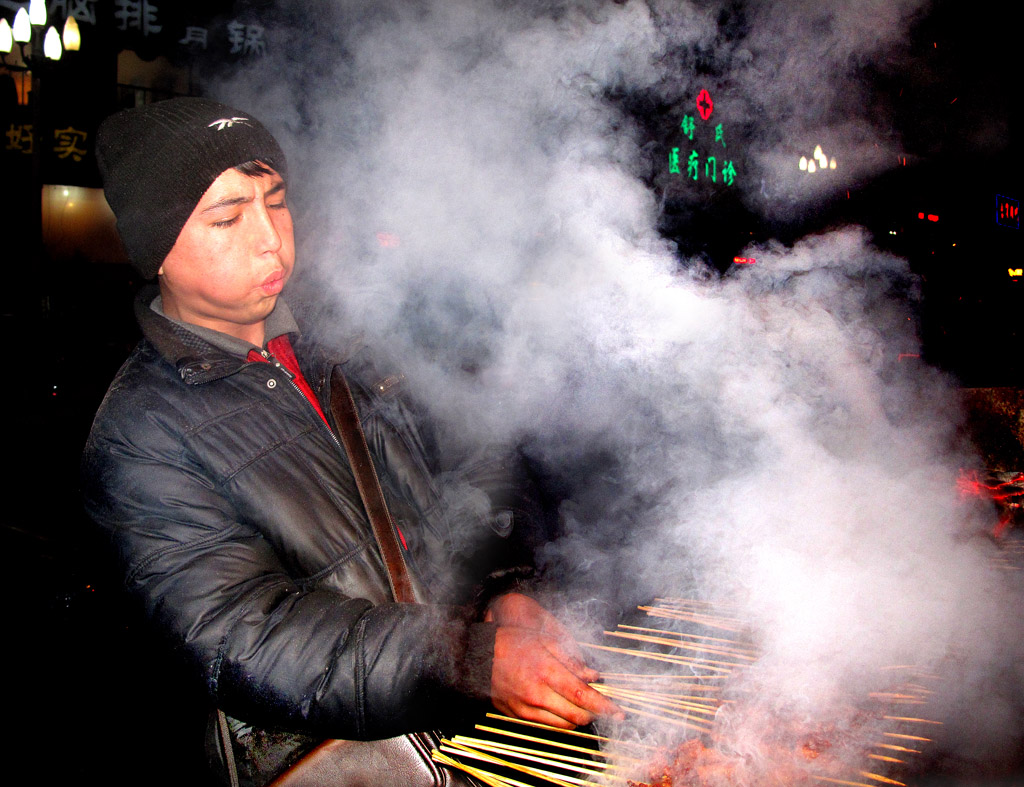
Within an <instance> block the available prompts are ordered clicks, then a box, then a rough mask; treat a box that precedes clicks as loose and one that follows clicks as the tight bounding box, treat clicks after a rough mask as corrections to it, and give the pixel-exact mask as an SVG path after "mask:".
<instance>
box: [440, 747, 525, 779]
mask: <svg viewBox="0 0 1024 787" xmlns="http://www.w3.org/2000/svg"><path fill="white" fill-rule="evenodd" d="M430 756H431V758H433V759H434V760H435V761H436V762H439V763H441V764H442V765H447V766H449V767H451V768H458V769H459V770H460V771H464V772H465V773H468V774H469V775H470V776H475V777H476V778H477V779H479V780H480V781H482V782H483V783H484V784H488V785H490V787H530V785H528V784H526V783H525V782H521V781H518V780H516V779H512V778H509V777H507V776H499V775H498V774H496V773H490V772H489V771H485V770H481V769H480V768H474V767H473V766H472V765H466V763H464V762H459V761H458V760H456V759H455V758H454V757H449V756H448V755H447V754H444V753H442V752H440V751H438V750H437V749H434V750H433V751H432V752H431V753H430Z"/></svg>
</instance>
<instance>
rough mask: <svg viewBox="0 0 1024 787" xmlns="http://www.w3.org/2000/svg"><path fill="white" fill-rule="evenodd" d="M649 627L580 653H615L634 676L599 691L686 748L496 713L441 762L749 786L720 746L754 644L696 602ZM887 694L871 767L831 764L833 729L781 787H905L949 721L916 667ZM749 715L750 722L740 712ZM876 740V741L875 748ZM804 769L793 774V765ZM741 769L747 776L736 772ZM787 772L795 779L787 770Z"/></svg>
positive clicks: (578, 776) (730, 616)
mask: <svg viewBox="0 0 1024 787" xmlns="http://www.w3.org/2000/svg"><path fill="white" fill-rule="evenodd" d="M638 609H639V611H640V612H642V613H644V616H645V619H643V620H642V621H640V622H642V623H644V625H625V624H620V625H619V626H618V627H616V629H614V630H612V631H605V632H604V636H605V639H604V640H603V641H602V642H599V643H581V644H582V646H583V647H584V648H586V649H588V650H592V651H597V652H602V653H606V654H609V656H607V658H610V659H615V660H616V661H617V662H620V663H624V664H626V665H629V664H632V665H634V667H635V670H631V671H604V672H602V673H601V679H600V681H599V682H595V683H593V684H591V685H592V686H593V688H595V689H596V690H597V691H599V692H601V693H602V694H604V695H606V696H607V697H609V698H610V699H611V700H612V701H613V702H615V703H616V704H617V705H618V706H619V707H620V708H621V709H622V710H623V711H624V712H625V713H626V714H627V716H632V717H634V718H635V720H637V721H643V722H648V723H649V722H654V723H656V724H657V725H659V728H660V729H661V730H675V731H676V732H675V735H674V736H672V737H674V739H675V740H676V741H677V743H675V744H673V745H672V746H664V745H658V744H654V743H648V742H639V741H636V740H631V739H629V738H628V737H625V736H620V737H617V738H613V737H608V736H602V735H597V734H595V733H593V732H587V731H582V730H572V731H566V730H561V729H558V728H555V727H549V726H547V725H544V724H539V723H536V722H528V721H523V720H520V719H514V718H510V717H507V716H500V715H498V714H488V716H487V719H486V720H485V721H484V722H482V723H480V724H477V725H476V728H475V730H474V733H473V734H472V735H454V736H452V737H450V738H446V739H443V740H442V742H441V744H440V747H439V748H438V750H436V751H435V752H434V753H433V756H434V758H435V759H436V760H437V761H439V762H441V763H444V764H446V765H448V766H449V767H452V768H457V769H459V770H462V771H464V772H466V773H468V774H470V775H471V776H473V777H474V778H476V779H477V780H478V781H479V782H481V783H483V784H486V785H490V786H491V787H538V786H539V785H547V784H554V785H561V787H578V786H579V785H585V786H588V787H589V786H590V785H593V786H594V787H600V786H601V785H626V787H683V786H684V785H686V786H690V785H693V786H694V787H697V786H698V785H699V786H700V787H705V785H706V786H707V787H719V786H720V785H721V786H722V787H724V785H731V784H738V783H748V782H747V779H748V778H749V775H748V774H745V773H743V772H742V769H741V766H740V765H738V764H737V761H736V760H737V758H736V757H735V756H734V755H730V754H727V753H725V749H727V748H728V747H727V746H722V743H723V736H725V735H726V732H725V731H724V730H722V729H720V726H721V725H716V721H718V720H720V718H721V717H722V714H723V711H728V710H729V706H733V707H736V703H741V704H742V702H743V699H742V692H740V694H739V695H737V693H736V692H734V691H733V692H730V691H729V689H730V687H731V686H734V685H735V684H736V683H737V682H738V681H739V679H740V678H741V677H742V675H743V673H744V672H745V671H746V670H748V669H750V668H751V667H752V666H753V665H754V664H755V663H756V661H757V658H758V649H757V647H756V645H755V644H754V643H753V642H752V641H751V639H750V637H748V636H746V635H745V633H744V632H745V630H746V627H745V625H744V623H743V621H742V620H740V619H739V618H737V617H736V616H735V610H734V609H732V608H730V607H728V606H725V605H721V604H711V603H708V602H703V601H697V600H692V599H655V601H654V603H653V604H652V605H650V606H642V607H639V608H638ZM889 671H890V672H891V680H888V681H886V686H887V690H886V691H879V692H873V693H871V694H870V695H869V696H868V697H867V698H866V700H865V703H867V704H868V705H870V711H869V712H867V714H866V715H865V714H864V712H861V714H862V716H863V717H864V718H868V717H870V719H871V720H872V721H873V722H876V723H875V724H873V726H872V727H871V729H872V732H873V739H872V742H871V743H870V745H868V746H867V747H866V748H864V749H863V751H862V752H860V754H861V755H862V757H861V759H862V760H863V763H862V765H863V767H859V766H854V767H851V766H850V765H849V763H847V762H846V761H843V762H842V763H840V762H839V761H838V760H837V759H835V758H832V757H830V751H829V750H830V749H831V748H832V747H833V741H832V740H830V739H829V734H830V733H832V734H835V735H838V733H837V732H836V731H835V730H814V731H800V734H798V735H796V736H795V738H797V739H799V745H797V746H796V749H795V754H794V751H789V752H787V754H788V755H789V758H788V759H789V760H790V763H789V764H787V765H780V766H778V767H777V768H776V772H775V773H774V775H773V777H772V779H771V781H772V782H773V783H778V784H790V785H797V784H807V785H817V784H829V783H830V784H840V785H851V786H852V787H880V785H896V786H897V787H904V785H905V784H906V782H905V781H903V780H902V778H905V777H899V776H898V773H899V772H900V771H901V770H907V771H912V769H913V766H914V762H913V761H914V758H915V757H919V756H920V755H921V754H922V752H923V747H924V746H926V745H927V744H928V743H929V741H930V740H931V738H930V736H929V732H930V731H931V730H933V729H934V728H935V726H936V725H938V724H940V722H938V721H935V720H932V719H929V718H926V716H925V714H924V713H923V706H924V705H926V704H927V702H928V697H929V695H930V693H931V691H930V689H928V687H927V685H926V684H927V683H928V682H929V681H931V680H933V679H934V676H932V675H928V674H925V673H923V672H922V671H920V670H918V669H916V668H914V667H910V666H894V667H891V668H889ZM742 710H743V709H742V708H741V709H740V711H741V712H742ZM875 738H877V739H875ZM794 759H795V760H796V761H797V765H798V766H799V767H798V768H796V769H795V770H794V769H793V766H792V760H794ZM737 768H740V770H737ZM787 768H788V769H789V770H786V769H787Z"/></svg>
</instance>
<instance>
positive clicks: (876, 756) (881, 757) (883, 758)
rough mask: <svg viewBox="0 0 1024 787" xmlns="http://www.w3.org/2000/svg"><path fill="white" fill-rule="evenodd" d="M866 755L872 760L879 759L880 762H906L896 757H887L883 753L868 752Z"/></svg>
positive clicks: (902, 763)
mask: <svg viewBox="0 0 1024 787" xmlns="http://www.w3.org/2000/svg"><path fill="white" fill-rule="evenodd" d="M868 757H870V758H871V759H872V760H881V761H882V762H895V763H899V764H900V765H906V764H907V761H906V760H900V759H897V758H896V757H887V756H885V755H884V754H869V755H868Z"/></svg>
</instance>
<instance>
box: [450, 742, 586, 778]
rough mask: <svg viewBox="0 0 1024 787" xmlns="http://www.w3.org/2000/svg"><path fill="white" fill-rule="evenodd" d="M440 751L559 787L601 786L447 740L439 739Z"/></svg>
mask: <svg viewBox="0 0 1024 787" xmlns="http://www.w3.org/2000/svg"><path fill="white" fill-rule="evenodd" d="M441 751H442V752H444V751H447V752H448V753H450V754H459V755H461V756H463V757H469V758H470V759H474V760H481V761H483V762H487V763H490V764H491V765H498V766H500V767H502V768H509V769H510V770H514V771H519V772H520V773H525V774H527V775H529V776H534V777H536V778H538V779H543V780H544V781H547V782H550V783H552V784H557V785H559V787H573V785H578V784H582V785H588V787H589V785H593V787H601V785H600V784H599V783H598V782H592V781H587V780H586V779H579V778H577V777H575V776H566V775H564V774H559V773H552V772H551V771H546V770H544V769H543V768H534V767H533V766H531V765H522V764H520V763H517V762H509V761H508V760H503V759H501V758H500V757H495V756H494V755H491V754H488V753H487V752H484V751H479V750H477V749H474V748H472V747H469V746H464V745H461V744H456V743H453V742H452V741H449V740H442V741H441ZM587 773H588V774H589V775H591V776H596V777H598V778H602V777H603V776H604V774H601V773H598V772H597V771H587Z"/></svg>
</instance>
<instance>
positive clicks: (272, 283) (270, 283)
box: [260, 271, 285, 295]
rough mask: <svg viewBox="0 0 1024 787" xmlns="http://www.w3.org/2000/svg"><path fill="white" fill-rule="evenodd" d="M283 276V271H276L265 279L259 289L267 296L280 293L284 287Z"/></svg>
mask: <svg viewBox="0 0 1024 787" xmlns="http://www.w3.org/2000/svg"><path fill="white" fill-rule="evenodd" d="M284 282H285V275H284V271H276V272H274V273H272V274H270V275H269V276H267V278H265V279H264V280H263V281H262V283H261V284H260V289H261V290H263V292H265V293H266V294H267V295H276V294H277V293H279V292H281V290H282V288H283V287H284Z"/></svg>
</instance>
